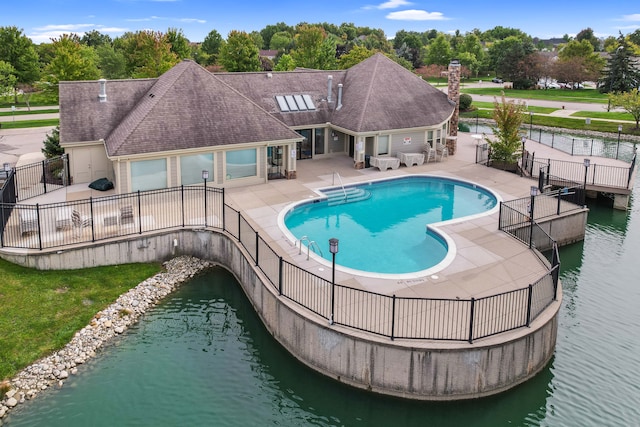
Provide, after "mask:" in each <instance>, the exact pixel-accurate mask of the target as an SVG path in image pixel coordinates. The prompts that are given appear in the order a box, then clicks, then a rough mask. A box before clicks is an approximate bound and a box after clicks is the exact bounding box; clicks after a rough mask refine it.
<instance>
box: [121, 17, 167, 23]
mask: <svg viewBox="0 0 640 427" xmlns="http://www.w3.org/2000/svg"><path fill="white" fill-rule="evenodd" d="M158 19H164V18H161V17H159V16H149V17H147V18H128V19H125V21H127V22H149V21H156V20H158Z"/></svg>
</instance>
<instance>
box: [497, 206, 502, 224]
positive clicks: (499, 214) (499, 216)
mask: <svg viewBox="0 0 640 427" xmlns="http://www.w3.org/2000/svg"><path fill="white" fill-rule="evenodd" d="M498 230H502V201H500V210H499V211H498Z"/></svg>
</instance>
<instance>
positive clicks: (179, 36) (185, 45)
mask: <svg viewBox="0 0 640 427" xmlns="http://www.w3.org/2000/svg"><path fill="white" fill-rule="evenodd" d="M166 36H167V42H169V44H170V45H171V52H173V53H175V54H176V56H177V57H178V59H180V60H182V59H188V58H191V48H190V47H189V39H187V38H186V37H185V35H184V33H183V32H182V30H181V29H178V28H169V29H168V30H167V34H166Z"/></svg>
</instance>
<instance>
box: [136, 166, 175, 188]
mask: <svg viewBox="0 0 640 427" xmlns="http://www.w3.org/2000/svg"><path fill="white" fill-rule="evenodd" d="M158 188H167V160H166V159H158V160H141V161H139V162H131V191H138V190H140V191H145V190H157V189H158Z"/></svg>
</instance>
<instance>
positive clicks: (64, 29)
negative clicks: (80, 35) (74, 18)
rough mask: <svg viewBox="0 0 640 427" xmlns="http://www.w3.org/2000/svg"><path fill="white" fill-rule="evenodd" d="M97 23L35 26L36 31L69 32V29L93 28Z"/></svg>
mask: <svg viewBox="0 0 640 427" xmlns="http://www.w3.org/2000/svg"><path fill="white" fill-rule="evenodd" d="M95 26H96V25H95V24H54V25H45V26H44V27H36V28H34V30H36V31H44V32H46V31H62V32H69V31H76V30H82V29H85V28H93V27H95Z"/></svg>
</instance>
